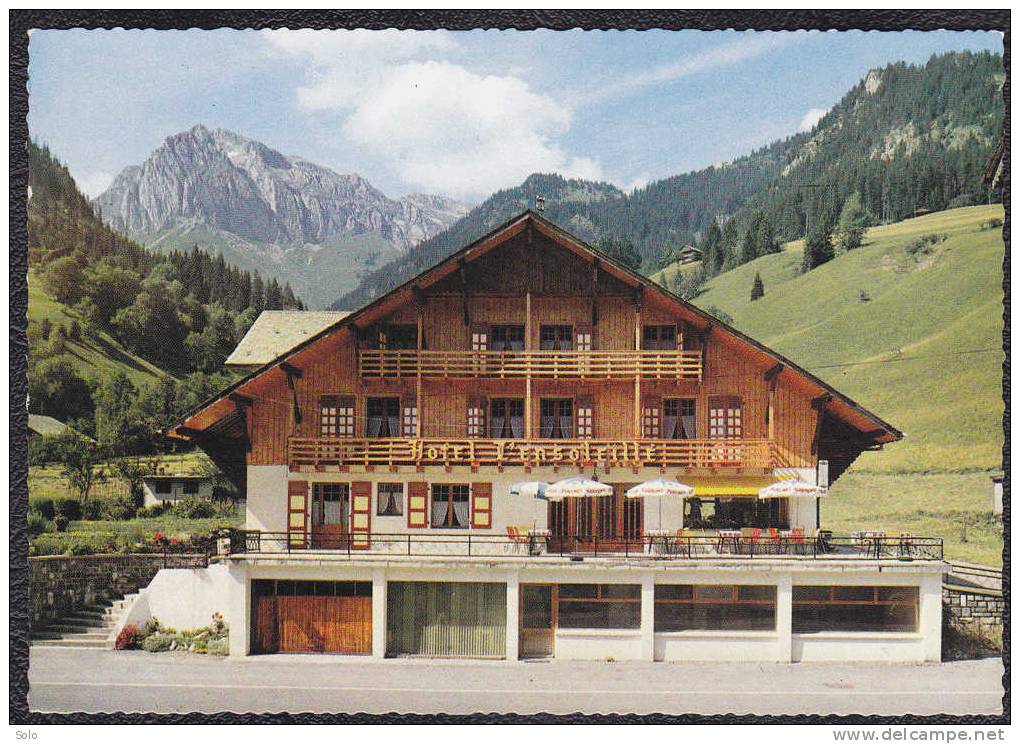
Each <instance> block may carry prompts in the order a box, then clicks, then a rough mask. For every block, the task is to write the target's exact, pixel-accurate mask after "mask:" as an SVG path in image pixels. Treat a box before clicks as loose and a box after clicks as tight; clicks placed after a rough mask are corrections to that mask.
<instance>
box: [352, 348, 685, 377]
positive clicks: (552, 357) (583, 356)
mask: <svg viewBox="0 0 1020 744" xmlns="http://www.w3.org/2000/svg"><path fill="white" fill-rule="evenodd" d="M358 370H359V372H360V374H361V376H362V377H386V378H400V377H417V376H418V375H421V376H422V377H429V378H432V377H444V378H451V379H474V378H496V379H508V378H522V379H523V378H525V377H532V378H542V379H601V380H632V379H634V378H635V377H638V376H640V377H642V378H647V379H656V380H700V379H701V373H702V354H701V352H700V351H682V350H678V351H644V350H640V351H635V350H630V351H545V350H542V351H431V350H423V351H417V350H413V349H412V350H378V349H363V350H361V351H359V352H358Z"/></svg>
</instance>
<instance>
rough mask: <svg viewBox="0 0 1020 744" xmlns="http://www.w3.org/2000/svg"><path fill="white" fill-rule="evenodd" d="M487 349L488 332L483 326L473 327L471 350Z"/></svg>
mask: <svg viewBox="0 0 1020 744" xmlns="http://www.w3.org/2000/svg"><path fill="white" fill-rule="evenodd" d="M488 350H489V332H488V331H486V330H485V329H484V328H475V329H473V330H472V331H471V351H488Z"/></svg>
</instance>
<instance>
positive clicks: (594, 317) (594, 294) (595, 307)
mask: <svg viewBox="0 0 1020 744" xmlns="http://www.w3.org/2000/svg"><path fill="white" fill-rule="evenodd" d="M598 299H599V260H598V259H597V258H596V259H595V260H594V261H592V264H591V325H592V328H593V329H594V328H595V326H597V325H598V324H599V302H598Z"/></svg>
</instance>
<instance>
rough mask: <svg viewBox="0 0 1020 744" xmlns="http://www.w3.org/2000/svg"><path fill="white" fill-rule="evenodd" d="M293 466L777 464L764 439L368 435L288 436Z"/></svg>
mask: <svg viewBox="0 0 1020 744" xmlns="http://www.w3.org/2000/svg"><path fill="white" fill-rule="evenodd" d="M287 459H288V463H289V464H290V466H291V467H292V468H296V467H300V466H312V467H315V468H322V467H327V466H350V465H364V466H384V465H415V466H418V465H442V466H448V465H471V466H497V467H503V466H524V465H527V466H533V467H537V466H542V465H564V466H578V467H588V466H590V465H596V464H597V465H606V466H615V467H669V468H705V469H711V468H754V469H758V468H760V469H771V468H773V467H777V466H779V463H778V462H777V461H776V458H775V455H774V447H773V445H772V443H771V441H770V440H768V439H632V440H622V439H415V438H403V439H401V438H397V439H381V438H379V439H373V438H360V439H354V438H350V439H348V438H340V437H329V438H326V437H317V438H309V437H290V438H289V439H288V440H287Z"/></svg>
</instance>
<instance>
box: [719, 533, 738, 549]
mask: <svg viewBox="0 0 1020 744" xmlns="http://www.w3.org/2000/svg"><path fill="white" fill-rule="evenodd" d="M727 543H729V544H730V546H731V547H732V549H733V552H734V553H736V552H738V551H739V550H740V530H719V544H718V549H719V552H720V553H722V552H724V548H725V547H726V544H727Z"/></svg>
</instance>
